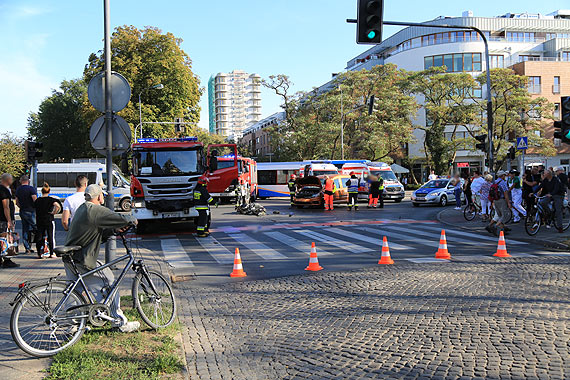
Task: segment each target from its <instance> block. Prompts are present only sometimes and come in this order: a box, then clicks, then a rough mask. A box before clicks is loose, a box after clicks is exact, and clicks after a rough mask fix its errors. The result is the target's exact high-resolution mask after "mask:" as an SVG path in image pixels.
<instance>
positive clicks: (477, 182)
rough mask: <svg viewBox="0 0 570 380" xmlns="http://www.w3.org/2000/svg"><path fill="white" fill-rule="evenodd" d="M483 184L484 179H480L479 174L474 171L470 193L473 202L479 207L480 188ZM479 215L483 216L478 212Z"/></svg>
mask: <svg viewBox="0 0 570 380" xmlns="http://www.w3.org/2000/svg"><path fill="white" fill-rule="evenodd" d="M484 183H485V179H484V178H483V177H481V172H480V171H478V170H475V171H474V172H473V180H472V181H471V192H472V194H473V195H472V197H473V202H474V203H475V204H476V205H477V206H479V207H481V186H483V184H484ZM479 215H483V212H479Z"/></svg>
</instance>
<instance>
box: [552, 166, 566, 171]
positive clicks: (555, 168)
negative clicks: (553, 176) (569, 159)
mask: <svg viewBox="0 0 570 380" xmlns="http://www.w3.org/2000/svg"><path fill="white" fill-rule="evenodd" d="M559 170H562V171H564V167H563V166H555V167H554V171H555V172H557V171H559Z"/></svg>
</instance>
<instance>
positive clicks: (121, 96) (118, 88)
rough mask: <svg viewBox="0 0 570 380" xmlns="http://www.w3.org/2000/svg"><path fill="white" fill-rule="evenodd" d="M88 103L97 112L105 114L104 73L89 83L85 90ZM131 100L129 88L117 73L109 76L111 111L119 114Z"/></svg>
mask: <svg viewBox="0 0 570 380" xmlns="http://www.w3.org/2000/svg"><path fill="white" fill-rule="evenodd" d="M87 96H88V97H89V102H91V104H92V105H93V107H95V109H96V110H97V111H99V112H105V72H100V73H99V74H97V75H95V76H94V77H93V78H92V79H91V80H90V81H89V87H88V88H87ZM130 100H131V86H130V85H129V82H128V81H127V80H126V79H125V77H124V76H122V75H121V74H119V73H116V72H113V73H112V74H111V101H112V102H113V105H112V111H113V112H119V111H120V110H122V109H123V108H125V107H126V106H127V104H129V101H130Z"/></svg>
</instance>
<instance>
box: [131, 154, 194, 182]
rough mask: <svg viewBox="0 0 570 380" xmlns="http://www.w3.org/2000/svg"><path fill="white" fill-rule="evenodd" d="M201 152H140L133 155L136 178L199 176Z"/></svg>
mask: <svg viewBox="0 0 570 380" xmlns="http://www.w3.org/2000/svg"><path fill="white" fill-rule="evenodd" d="M202 172H203V170H202V157H201V151H200V150H198V149H196V148H194V149H185V150H180V149H176V150H171V149H160V150H142V151H139V152H137V153H136V154H135V173H136V175H137V176H181V175H195V174H201V173H202Z"/></svg>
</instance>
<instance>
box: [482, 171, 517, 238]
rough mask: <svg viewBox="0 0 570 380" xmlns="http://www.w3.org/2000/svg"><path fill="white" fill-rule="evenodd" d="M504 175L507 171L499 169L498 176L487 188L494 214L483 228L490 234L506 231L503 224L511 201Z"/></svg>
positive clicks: (505, 221)
mask: <svg viewBox="0 0 570 380" xmlns="http://www.w3.org/2000/svg"><path fill="white" fill-rule="evenodd" d="M506 176H507V172H505V171H503V170H500V171H499V172H498V173H497V177H498V178H497V179H496V180H495V182H494V183H493V185H491V188H490V189H489V200H491V201H492V202H493V206H494V208H495V216H494V217H493V219H492V220H491V222H490V223H489V224H488V225H487V227H485V229H486V230H487V231H489V232H490V233H492V234H498V232H499V231H501V230H503V231H505V232H506V231H507V228H506V227H505V224H506V223H507V216H508V212H509V208H511V207H512V203H511V199H510V198H509V185H508V184H507V180H506Z"/></svg>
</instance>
